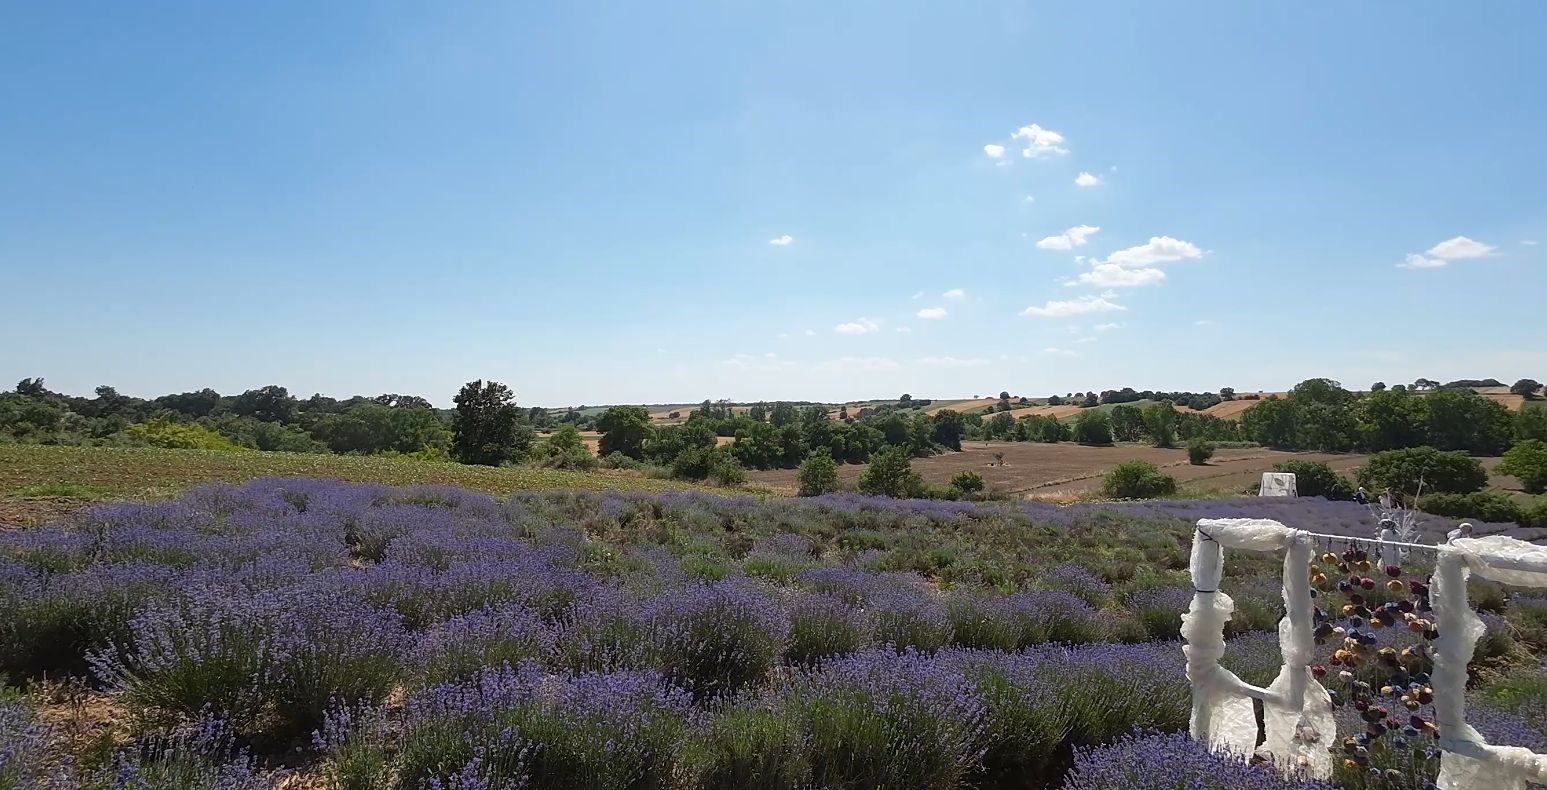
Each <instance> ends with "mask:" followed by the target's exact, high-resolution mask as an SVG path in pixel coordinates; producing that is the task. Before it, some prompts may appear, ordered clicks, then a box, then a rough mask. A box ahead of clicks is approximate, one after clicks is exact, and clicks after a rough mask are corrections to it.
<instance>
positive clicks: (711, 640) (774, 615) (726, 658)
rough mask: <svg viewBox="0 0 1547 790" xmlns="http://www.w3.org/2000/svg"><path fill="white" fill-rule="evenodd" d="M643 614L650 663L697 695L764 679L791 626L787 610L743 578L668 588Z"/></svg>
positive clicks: (726, 691) (718, 692) (719, 692)
mask: <svg viewBox="0 0 1547 790" xmlns="http://www.w3.org/2000/svg"><path fill="white" fill-rule="evenodd" d="M642 619H643V620H644V622H645V623H646V632H647V635H648V636H647V638H648V640H649V647H648V648H647V649H648V650H649V652H650V654H651V656H652V658H654V664H655V665H656V666H657V667H659V668H660V670H661V672H662V673H664V674H665V675H666V676H667V677H668V678H670V679H671V680H673V681H674V682H676V683H677V684H678V685H680V686H682V687H683V688H685V689H687V690H688V691H690V692H692V693H693V694H694V696H696V697H700V698H704V697H711V696H718V695H724V694H731V693H735V692H736V691H739V690H741V689H742V688H744V687H746V686H748V685H750V684H751V683H753V682H755V681H757V680H760V679H762V677H763V676H764V675H766V674H768V671H769V670H770V669H772V668H773V666H774V665H775V664H777V663H778V661H779V657H780V656H781V655H782V654H783V652H784V639H785V636H786V634H788V632H789V620H788V618H787V617H786V616H785V613H784V612H783V611H782V610H781V609H780V608H779V607H778V606H776V605H775V604H774V603H773V602H772V601H770V600H768V599H767V597H765V596H764V595H762V594H761V593H759V592H758V591H757V590H756V589H754V588H753V587H752V585H751V583H749V582H746V581H744V580H731V581H723V582H714V583H711V584H704V585H698V586H692V587H688V588H685V589H681V590H676V591H672V592H669V593H667V594H665V595H662V596H660V597H659V598H656V599H655V600H653V601H651V602H650V603H649V604H647V605H646V606H645V607H644V610H643V612H642Z"/></svg>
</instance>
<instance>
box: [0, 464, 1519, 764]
mask: <svg viewBox="0 0 1547 790" xmlns="http://www.w3.org/2000/svg"><path fill="white" fill-rule="evenodd" d="M1316 507H1318V506H1316V505H1307V508H1306V514H1307V518H1309V517H1310V514H1312V513H1314V512H1315V508H1316ZM1283 520H1286V521H1289V522H1290V523H1294V520H1293V518H1292V517H1284V519H1283ZM1136 524H1138V525H1142V527H1143V528H1136V527H1135V525H1136ZM1187 537H1188V529H1187V527H1186V522H1183V521H1180V520H1178V519H1176V518H1156V517H1155V515H1154V514H1150V515H1149V516H1148V517H1144V516H1142V515H1141V514H1139V513H1136V512H1122V513H1114V512H1113V511H1111V510H1092V511H1084V512H1082V511H1078V510H1057V511H1047V512H1042V511H1041V510H1040V509H1036V508H1035V507H1034V506H1033V507H1031V508H1025V509H1017V508H1010V507H1006V506H1000V505H988V506H972V505H963V504H959V503H896V502H893V501H890V500H869V499H863V498H854V497H832V498H821V499H818V500H816V501H803V502H790V501H769V502H764V501H760V500H755V499H727V498H717V497H705V496H700V495H666V496H661V497H639V496H623V495H599V496H589V495H574V494H545V495H527V496H519V497H516V498H513V499H511V500H509V501H504V502H501V501H495V500H493V499H490V498H488V497H484V496H481V495H477V494H471V493H468V492H465V491H459V490H454V489H440V488H421V489H409V490H396V491H394V490H388V489H383V488H379V487H373V486H358V485H342V484H334V483H326V482H321V481H308V480H268V481H258V482H255V483H252V484H248V485H246V486H242V487H239V488H237V487H226V486H218V487H211V488H206V489H201V490H198V491H195V492H192V493H190V494H189V495H187V496H185V497H183V498H181V499H178V500H175V501H171V502H164V503H156V504H136V505H114V506H106V507H102V508H98V509H95V510H93V511H91V512H89V513H87V514H84V515H83V516H81V517H80V518H79V519H77V520H76V521H75V522H74V523H71V524H68V525H62V526H61V527H59V528H54V529H45V530H38V531H33V532H26V533H19V532H18V533H7V534H5V535H4V536H3V539H0V557H3V559H0V606H3V607H4V611H5V612H6V615H5V617H4V620H3V622H0V631H3V633H0V637H3V639H0V661H3V662H4V667H5V669H6V670H8V671H9V672H11V673H13V674H20V675H27V674H31V675H36V674H39V673H43V672H47V673H51V674H57V673H60V672H75V673H79V674H82V675H85V676H88V677H90V678H91V679H92V680H93V681H94V682H97V683H100V684H102V685H103V686H104V687H106V688H107V689H110V690H111V691H112V692H113V693H115V695H116V696H117V698H118V699H120V700H121V701H122V702H123V703H124V704H126V705H128V706H129V707H130V708H131V709H132V710H133V711H134V712H135V713H136V714H137V715H138V716H139V717H140V718H141V719H142V720H143V721H145V722H147V723H148V724H160V725H164V726H166V727H168V728H173V729H175V728H177V727H178V726H179V725H183V724H186V723H187V722H190V721H194V722H202V723H203V724H202V726H203V728H204V730H205V731H207V732H219V733H223V735H222V736H221V738H218V739H217V738H213V737H206V738H203V739H194V740H189V739H188V737H187V736H186V735H181V736H178V737H177V738H173V739H172V740H170V741H167V740H166V739H160V740H157V739H151V740H152V742H155V743H172V744H173V745H174V746H176V748H171V749H165V750H163V751H166V752H168V753H177V754H192V755H195V757H196V759H194V758H190V759H189V760H187V761H186V762H188V763H189V764H190V765H193V766H195V767H193V768H189V769H188V770H190V771H195V772H197V771H202V770H206V769H207V770H209V771H216V770H217V769H216V768H211V767H209V766H208V765H205V764H206V763H210V762H211V760H212V759H213V758H211V757H210V755H211V754H215V753H220V752H222V751H224V750H226V746H225V745H226V744H227V742H228V741H230V740H238V741H240V742H243V743H246V744H250V745H252V746H253V747H254V748H256V749H257V750H258V751H259V752H264V753H279V752H293V747H294V745H296V744H297V743H301V744H309V745H310V746H311V751H310V756H309V759H312V760H315V761H317V762H318V764H319V765H320V766H321V770H324V771H325V772H327V773H328V774H329V775H330V776H331V777H332V779H333V782H334V784H335V786H340V787H383V786H401V787H422V786H443V787H516V786H521V785H522V783H523V782H529V783H530V784H531V785H532V786H540V787H650V786H667V785H684V784H686V785H693V786H702V787H719V786H730V785H732V784H751V785H755V786H767V787H791V786H806V785H812V784H815V785H816V786H866V787H868V786H877V787H952V786H958V785H959V784H962V783H964V782H970V783H972V784H975V785H980V786H982V785H993V784H994V783H996V782H1000V781H1003V782H1005V783H1006V784H1015V785H1017V786H1023V785H1024V784H1025V782H1026V780H1027V778H1028V777H1033V778H1037V777H1040V778H1041V779H1044V780H1047V781H1049V782H1055V781H1056V779H1057V777H1058V776H1061V775H1062V773H1063V768H1064V766H1065V764H1066V763H1067V755H1068V750H1069V749H1070V748H1072V747H1076V746H1081V745H1094V744H1100V743H1107V742H1110V741H1112V740H1114V739H1115V738H1117V737H1118V736H1119V735H1121V734H1122V733H1125V732H1127V731H1129V730H1130V729H1132V728H1134V727H1135V726H1149V727H1155V728H1160V729H1175V728H1177V727H1179V726H1182V724H1183V723H1184V722H1185V717H1186V696H1187V689H1186V686H1185V683H1184V681H1183V679H1182V678H1181V675H1180V651H1179V650H1178V649H1177V647H1176V645H1175V644H1163V643H1149V644H1137V645H1132V646H1117V645H1110V644H1091V645H1089V646H1087V647H1081V648H1068V647H1058V646H1053V645H1052V644H1051V643H1060V644H1063V645H1078V644H1082V643H1096V642H1101V641H1103V640H1111V639H1117V640H1125V641H1130V642H1138V641H1141V640H1145V639H1152V638H1166V637H1174V635H1175V631H1176V625H1177V616H1178V613H1179V612H1180V610H1181V608H1182V607H1183V606H1184V605H1185V600H1186V598H1187V597H1188V596H1189V595H1190V592H1191V591H1190V588H1186V587H1179V586H1176V583H1177V582H1179V581H1181V580H1182V579H1185V575H1184V574H1183V572H1182V571H1181V568H1182V567H1183V565H1184V564H1185V545H1186V539H1187ZM1071 561H1077V562H1079V563H1080V565H1083V566H1085V567H1088V568H1091V569H1094V570H1096V571H1097V573H1091V572H1090V571H1088V570H1085V569H1084V568H1082V567H1080V565H1074V564H1071ZM1273 565H1274V564H1272V563H1268V564H1264V565H1255V566H1254V565H1252V564H1250V563H1247V564H1243V565H1236V566H1233V567H1234V568H1238V569H1242V570H1243V572H1245V573H1246V574H1248V575H1251V574H1256V575H1257V577H1258V578H1256V579H1252V578H1237V579H1233V580H1232V585H1233V588H1241V589H1244V590H1245V591H1246V592H1247V595H1245V596H1241V597H1242V603H1243V606H1242V612H1241V616H1240V617H1239V618H1238V620H1239V621H1240V622H1239V625H1241V626H1242V627H1254V626H1255V627H1267V626H1270V625H1271V624H1272V623H1273V622H1274V620H1276V618H1277V601H1276V597H1277V593H1276V577H1277V570H1276V568H1274V567H1273ZM1240 647H1241V650H1240V651H1239V652H1240V653H1241V656H1240V657H1238V658H1239V660H1242V661H1244V665H1243V666H1244V668H1245V669H1246V670H1248V674H1249V675H1255V676H1256V677H1257V678H1258V680H1259V682H1260V681H1262V680H1265V679H1266V677H1270V676H1271V674H1272V672H1273V671H1274V670H1275V669H1276V667H1277V663H1278V661H1277V656H1276V649H1275V648H1274V645H1273V643H1272V641H1271V640H1270V639H1263V638H1260V637H1249V638H1246V639H1244V640H1242V641H1241V643H1240ZM1510 649H1511V646H1510V645H1509V644H1501V646H1500V647H1499V648H1498V650H1495V651H1493V653H1492V654H1493V655H1495V656H1499V655H1503V654H1505V653H1507V652H1508V651H1509V650H1510ZM388 699H392V700H393V703H392V704H391V705H385V704H384V701H385V700H388ZM1501 721H1503V720H1501ZM212 722H214V723H212ZM1499 726H1500V728H1501V730H1507V729H1508V728H1509V725H1508V723H1507V722H1505V723H1503V724H1500V725H1499ZM1522 732H1523V733H1524V734H1520V733H1515V734H1512V735H1510V736H1508V737H1509V738H1510V739H1513V741H1515V742H1521V741H1529V740H1530V739H1531V738H1534V737H1538V736H1535V735H1534V734H1531V733H1529V732H1525V731H1522ZM312 733H315V737H312ZM178 738H181V740H178ZM41 740H42V739H40V738H34V739H32V740H28V739H27V738H23V737H21V736H18V739H17V741H16V742H17V743H18V744H21V745H20V746H5V745H0V787H5V786H7V785H6V784H5V779H4V777H5V770H6V769H5V768H4V766H5V765H8V764H9V765H20V764H23V763H22V762H18V760H16V759H11V760H9V761H8V762H7V761H6V758H5V757H4V756H3V755H4V754H6V753H8V752H7V751H6V750H7V749H9V750H10V751H11V752H16V753H20V752H21V751H24V750H25V748H28V747H26V744H28V743H32V742H33V741H39V742H41ZM217 742H218V743H217ZM1506 742H1509V741H1508V740H1506ZM190 744H191V745H190ZM211 744H217V745H215V746H212V745H211ZM1521 745H1531V744H1530V743H1525V742H1522V743H1521ZM1123 748H1127V749H1128V750H1129V751H1130V752H1132V753H1134V754H1140V753H1142V752H1143V751H1144V750H1145V749H1148V748H1153V745H1152V744H1149V743H1148V742H1143V741H1134V742H1131V743H1127V744H1125V745H1124V747H1123ZM304 751H305V750H303V752H304ZM1092 754H1095V753H1094V752H1093V753H1090V754H1087V755H1086V757H1087V758H1091V755H1092ZM1101 754H1103V755H1104V756H1103V757H1101V760H1100V761H1101V763H1102V764H1103V765H1107V766H1112V765H1122V764H1124V763H1123V759H1122V758H1121V755H1120V754H1114V753H1110V752H1103V753H1101ZM114 759H115V761H116V764H117V765H118V766H119V767H118V768H117V769H115V770H118V771H119V772H120V773H125V775H129V776H134V775H137V774H143V773H145V772H146V771H150V770H153V769H152V768H147V767H143V766H152V765H166V764H169V761H168V760H167V759H162V758H158V759H149V760H148V759H144V758H135V759H132V760H131V759H128V758H125V757H124V756H123V755H119V756H118V757H116V758H114ZM1208 759H1210V760H1212V759H1214V758H1208ZM1409 759H1410V761H1411V760H1417V761H1419V762H1422V759H1423V757H1422V750H1421V749H1417V748H1416V747H1415V750H1414V751H1413V753H1412V754H1411V755H1409ZM136 760H137V762H136ZM1199 760H1200V761H1203V760H1204V757H1201V756H1200V757H1199ZM214 762H217V763H218V762H220V760H214ZM33 763H34V764H37V765H43V764H46V763H47V761H46V760H40V761H33ZM131 763H133V764H134V765H140V766H142V767H138V768H135V767H130V768H124V767H122V766H125V765H130V764H131ZM201 765H202V766H204V767H202V768H201V767H198V766H201ZM1135 765H1136V766H1138V765H1142V762H1141V763H1138V764H1135ZM1200 765H1202V762H1200ZM233 766H235V767H233ZM99 768H100V767H99ZM1218 768H1219V766H1217V765H1215V766H1214V768H1212V769H1210V770H1216V769H1218ZM155 770H161V769H155ZM218 770H219V771H224V772H227V773H231V772H233V771H234V772H235V773H231V775H233V776H235V775H242V776H245V775H247V774H246V773H243V772H244V771H247V768H246V767H244V766H242V765H241V761H238V762H237V763H235V764H226V765H225V766H224V767H222V768H219V769H218ZM1135 770H1138V768H1137V767H1136V768H1135ZM1199 770H1202V769H1201V768H1200V769H1199ZM1230 770H1232V771H1234V770H1236V769H1235V768H1231V769H1230ZM1240 770H1242V771H1245V770H1248V769H1245V768H1241V769H1240ZM1422 770H1423V767H1422V765H1419V766H1418V770H1417V771H1416V773H1418V774H1421V773H1422ZM1409 773H1415V772H1414V771H1409ZM212 775H214V774H212ZM1099 776H1100V774H1098V773H1097V772H1096V766H1094V765H1087V766H1085V767H1084V768H1083V769H1081V768H1079V767H1077V768H1076V770H1075V771H1074V772H1073V773H1072V774H1070V778H1069V781H1070V782H1071V783H1074V782H1076V781H1077V780H1078V781H1085V782H1087V784H1083V785H1080V784H1072V785H1071V786H1078V787H1096V786H1128V785H1102V784H1099V782H1101V781H1104V780H1101V779H1100V778H1099ZM1263 776H1264V777H1266V774H1264V775H1263ZM1081 777H1084V778H1083V779H1082V778H1081ZM70 781H74V782H76V783H80V782H81V780H80V778H79V774H78V773H77V775H76V776H75V777H74V778H73V779H71V780H70ZM251 781H253V782H267V781H273V780H272V778H271V777H270V778H267V779H265V778H260V777H257V776H256V775H253V777H252V779H251ZM1263 781H1270V780H1269V779H1266V778H1265V779H1264V780H1263ZM1089 782H1098V784H1090V783H1089ZM22 786H25V785H22ZM65 786H69V785H65ZM189 786H202V785H189ZM1135 786H1142V785H1135ZM1155 786H1171V785H1169V784H1157V785H1155ZM1225 786H1232V787H1233V786H1242V785H1239V784H1238V783H1234V784H1229V785H1225ZM1264 786H1270V785H1264Z"/></svg>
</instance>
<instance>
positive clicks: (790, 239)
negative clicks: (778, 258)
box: [768, 233, 795, 247]
mask: <svg viewBox="0 0 1547 790" xmlns="http://www.w3.org/2000/svg"><path fill="white" fill-rule="evenodd" d="M768 243H769V244H772V245H773V246H775V247H788V246H790V245H791V244H794V243H795V237H794V236H791V235H790V234H788V233H786V234H784V235H783V236H780V237H778V238H776V239H769V240H768Z"/></svg>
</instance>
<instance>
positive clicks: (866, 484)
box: [857, 447, 924, 498]
mask: <svg viewBox="0 0 1547 790" xmlns="http://www.w3.org/2000/svg"><path fill="white" fill-rule="evenodd" d="M857 487H858V488H859V492H860V493H862V494H870V495H872V496H889V497H903V498H913V497H917V496H919V495H920V494H922V493H923V491H924V480H923V478H921V477H919V474H918V472H915V471H913V464H912V462H911V461H910V460H909V459H908V450H907V448H905V447H887V448H886V449H884V450H881V451H879V452H877V453H875V454H874V455H872V456H870V467H869V468H867V469H866V470H865V471H864V473H862V474H861V475H860V476H859V483H858V486H857Z"/></svg>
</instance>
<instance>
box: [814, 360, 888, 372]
mask: <svg viewBox="0 0 1547 790" xmlns="http://www.w3.org/2000/svg"><path fill="white" fill-rule="evenodd" d="M900 367H902V365H901V364H899V363H898V362H897V360H895V359H892V358H891V357H838V358H836V359H827V360H823V361H821V362H818V363H817V364H816V368H815V369H816V370H818V371H822V372H828V371H838V372H860V373H883V372H886V371H889V370H897V369H898V368H900Z"/></svg>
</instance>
